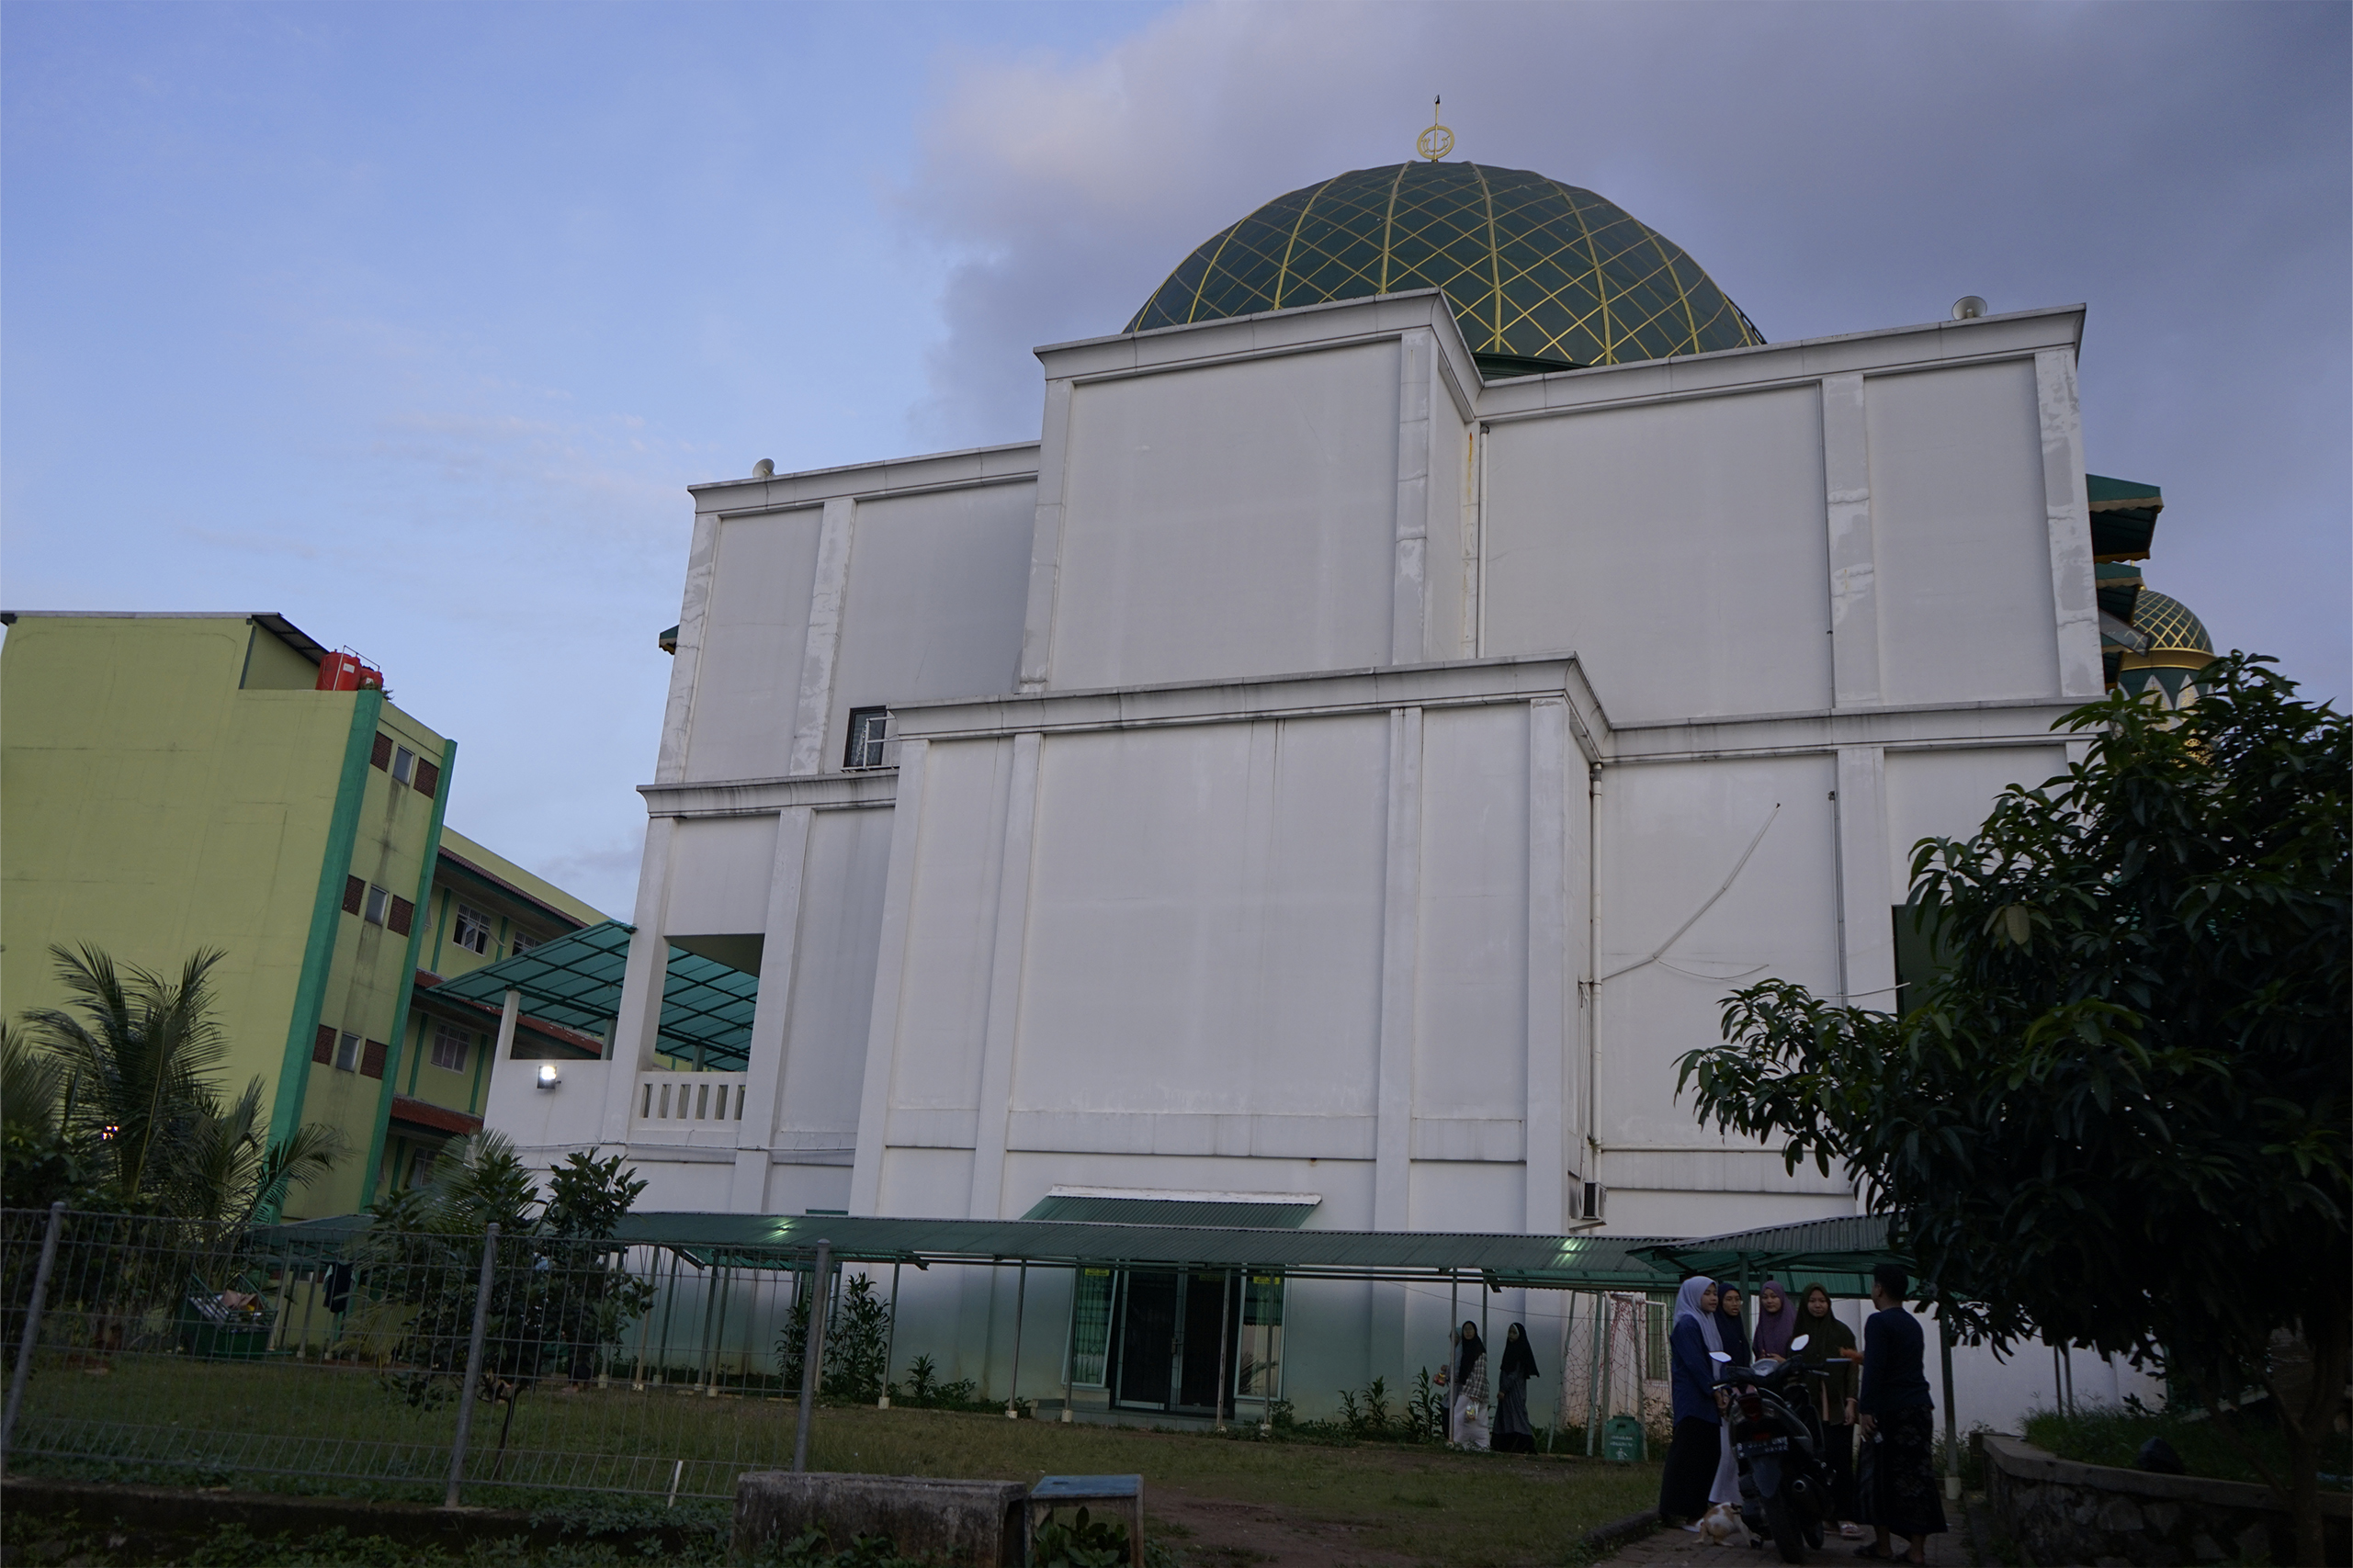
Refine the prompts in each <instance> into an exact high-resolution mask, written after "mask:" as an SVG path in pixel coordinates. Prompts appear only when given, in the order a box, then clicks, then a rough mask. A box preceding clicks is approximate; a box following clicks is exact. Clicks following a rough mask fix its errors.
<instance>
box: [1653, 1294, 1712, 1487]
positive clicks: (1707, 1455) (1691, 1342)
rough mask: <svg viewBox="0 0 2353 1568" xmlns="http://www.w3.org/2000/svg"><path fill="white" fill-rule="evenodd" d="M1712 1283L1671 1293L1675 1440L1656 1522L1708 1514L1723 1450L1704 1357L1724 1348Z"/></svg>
mask: <svg viewBox="0 0 2353 1568" xmlns="http://www.w3.org/2000/svg"><path fill="white" fill-rule="evenodd" d="M1715 1309H1716V1294H1715V1281H1714V1280H1710V1279H1707V1278H1705V1277H1703V1276H1696V1275H1695V1276H1693V1277H1692V1278H1691V1279H1689V1280H1684V1281H1683V1287H1682V1289H1681V1290H1680V1291H1677V1292H1675V1322H1674V1325H1673V1326H1672V1327H1670V1328H1669V1330H1668V1331H1667V1361H1668V1377H1669V1385H1670V1388H1671V1391H1672V1393H1673V1396H1674V1402H1675V1435H1674V1438H1672V1439H1671V1440H1670V1441H1669V1443H1668V1445H1667V1467H1666V1472H1665V1473H1664V1474H1662V1475H1660V1476H1659V1478H1658V1522H1659V1523H1660V1524H1663V1525H1671V1524H1676V1523H1682V1525H1683V1528H1684V1529H1690V1530H1696V1529H1698V1528H1699V1527H1698V1525H1696V1524H1695V1523H1691V1522H1690V1521H1693V1520H1696V1519H1698V1517H1700V1516H1701V1515H1702V1514H1704V1513H1706V1512H1707V1510H1708V1493H1709V1491H1710V1490H1711V1488H1712V1486H1713V1484H1714V1479H1715V1472H1716V1456H1717V1453H1718V1451H1719V1450H1721V1449H1722V1447H1723V1445H1724V1416H1723V1402H1722V1400H1721V1399H1720V1397H1719V1396H1718V1395H1717V1393H1716V1391H1715V1370H1716V1363H1715V1362H1714V1361H1712V1360H1710V1359H1708V1353H1709V1352H1710V1351H1713V1350H1721V1349H1723V1348H1724V1339H1723V1337H1722V1335H1721V1333H1720V1332H1719V1331H1718V1329H1717V1327H1716V1324H1717V1322H1718V1319H1717V1317H1716V1310H1715Z"/></svg>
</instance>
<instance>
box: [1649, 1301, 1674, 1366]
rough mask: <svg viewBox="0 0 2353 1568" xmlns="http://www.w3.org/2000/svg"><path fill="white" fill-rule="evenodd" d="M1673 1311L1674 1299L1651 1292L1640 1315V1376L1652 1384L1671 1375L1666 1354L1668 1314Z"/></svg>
mask: <svg viewBox="0 0 2353 1568" xmlns="http://www.w3.org/2000/svg"><path fill="white" fill-rule="evenodd" d="M1674 1310H1675V1298H1674V1297H1673V1296H1670V1295H1665V1294H1662V1293H1661V1292H1657V1291H1653V1292H1651V1293H1650V1300H1649V1301H1648V1303H1646V1304H1645V1305H1644V1307H1643V1313H1642V1326H1643V1335H1642V1375H1643V1376H1644V1377H1646V1378H1647V1379H1649V1380H1650V1381H1652V1382H1661V1381H1663V1380H1665V1379H1667V1378H1668V1377H1669V1376H1671V1375H1672V1371H1673V1369H1672V1365H1671V1363H1670V1362H1669V1359H1668V1354H1667V1330H1668V1326H1669V1325H1668V1322H1667V1318H1668V1314H1670V1313H1672V1312H1673V1311H1674Z"/></svg>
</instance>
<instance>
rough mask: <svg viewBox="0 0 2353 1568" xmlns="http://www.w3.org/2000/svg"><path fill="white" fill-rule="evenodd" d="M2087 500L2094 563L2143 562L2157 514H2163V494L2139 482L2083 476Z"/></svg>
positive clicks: (2146, 555)
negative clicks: (2089, 507) (2089, 505)
mask: <svg viewBox="0 0 2353 1568" xmlns="http://www.w3.org/2000/svg"><path fill="white" fill-rule="evenodd" d="M2084 488H2085V491H2086V492H2087V495H2086V499H2087V501H2088V502H2090V504H2091V554H2092V558H2093V559H2094V560H2097V561H2127V560H2145V559H2147V558H2148V554H2149V541H2150V540H2151V539H2152V538H2154V537H2155V536H2156V529H2157V513H2160V512H2163V511H2164V510H2165V494H2164V492H2163V491H2160V490H2158V489H2157V487H2156V486H2155V485H2153V484H2143V483H2142V482H2141V481H2140V480H2138V479H2110V478H2109V477H2108V476H2107V475H2105V474H2086V475H2085V476H2084Z"/></svg>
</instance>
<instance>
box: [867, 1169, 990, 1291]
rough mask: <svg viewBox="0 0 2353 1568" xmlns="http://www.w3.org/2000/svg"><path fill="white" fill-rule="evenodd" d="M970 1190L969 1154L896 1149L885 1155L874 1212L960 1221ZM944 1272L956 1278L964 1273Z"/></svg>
mask: <svg viewBox="0 0 2353 1568" xmlns="http://www.w3.org/2000/svg"><path fill="white" fill-rule="evenodd" d="M971 1191H972V1156H971V1154H970V1152H969V1151H967V1150H965V1149H921V1148H894V1149H890V1150H888V1151H886V1152H885V1154H884V1156H883V1160H882V1183H881V1196H880V1198H879V1200H878V1201H877V1202H876V1204H875V1211H874V1212H875V1213H877V1214H894V1215H898V1216H900V1217H902V1218H913V1219H927V1220H930V1219H946V1220H960V1219H963V1218H964V1217H965V1209H966V1207H967V1204H968V1203H969V1201H970V1197H971ZM908 1272H909V1273H913V1272H914V1270H913V1269H910V1270H908ZM961 1272H963V1270H961V1269H946V1270H945V1273H946V1274H948V1275H949V1276H950V1277H951V1278H953V1277H954V1276H955V1275H956V1274H959V1273H961Z"/></svg>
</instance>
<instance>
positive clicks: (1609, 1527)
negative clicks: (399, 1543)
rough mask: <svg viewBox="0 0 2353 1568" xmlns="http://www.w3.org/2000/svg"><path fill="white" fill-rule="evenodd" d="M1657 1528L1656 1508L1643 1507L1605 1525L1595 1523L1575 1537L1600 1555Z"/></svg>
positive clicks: (1640, 1537) (1596, 1554) (1595, 1553)
mask: <svg viewBox="0 0 2353 1568" xmlns="http://www.w3.org/2000/svg"><path fill="white" fill-rule="evenodd" d="M1657 1528H1658V1510H1657V1509H1656V1508H1645V1509H1644V1510H1643V1511H1642V1512H1641V1513H1639V1514H1628V1515H1627V1516H1626V1517H1624V1518H1623V1519H1612V1520H1611V1521H1610V1522H1609V1523H1608V1524H1606V1525H1596V1526H1594V1527H1593V1528H1592V1529H1589V1530H1587V1531H1586V1532H1585V1533H1584V1534H1583V1535H1581V1536H1578V1538H1577V1540H1578V1545H1580V1546H1582V1547H1584V1548H1585V1550H1586V1551H1590V1552H1591V1553H1592V1554H1593V1555H1594V1556H1596V1557H1601V1556H1603V1555H1605V1554H1607V1553H1609V1552H1612V1551H1616V1550H1617V1549H1618V1548H1620V1547H1622V1546H1623V1545H1625V1544H1626V1543H1627V1542H1629V1541H1635V1540H1641V1539H1642V1538H1643V1537H1644V1536H1646V1535H1648V1534H1649V1533H1650V1532H1651V1531H1652V1530H1655V1529H1657Z"/></svg>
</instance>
